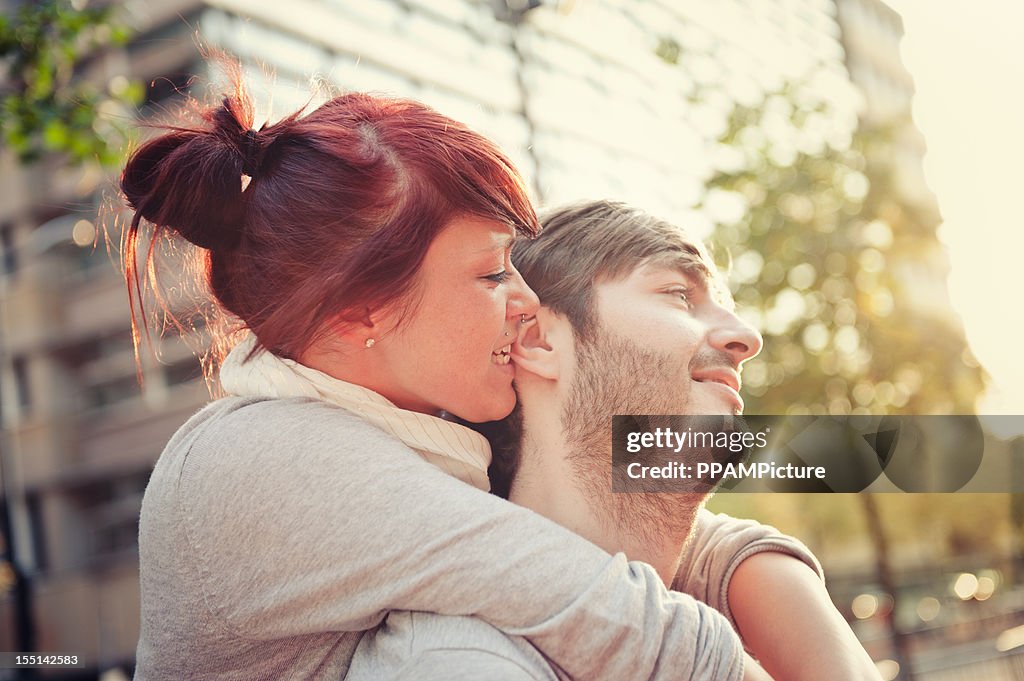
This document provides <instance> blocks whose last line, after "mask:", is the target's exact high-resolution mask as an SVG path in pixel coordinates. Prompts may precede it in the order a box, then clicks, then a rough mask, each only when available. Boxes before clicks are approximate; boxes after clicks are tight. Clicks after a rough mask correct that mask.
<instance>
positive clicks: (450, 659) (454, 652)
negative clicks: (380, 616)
mask: <svg viewBox="0 0 1024 681" xmlns="http://www.w3.org/2000/svg"><path fill="white" fill-rule="evenodd" d="M435 677H436V678H446V679H462V678H466V679H470V678H492V679H499V680H501V679H505V680H508V681H520V680H522V681H533V680H536V681H554V680H557V679H558V676H557V675H556V674H555V672H554V671H553V670H552V668H551V666H550V665H549V664H548V662H547V661H546V660H545V658H544V656H543V655H541V654H540V652H538V651H537V650H536V649H535V648H534V647H533V646H532V645H530V643H529V642H528V641H527V640H526V639H524V638H522V637H520V636H509V635H508V634H506V633H504V632H503V631H501V630H500V629H497V628H495V627H494V626H492V625H490V624H488V623H487V622H485V621H483V620H481V619H477V618H475V617H468V616H452V615H438V614H436V613H427V612H392V613H390V614H389V615H388V617H387V619H385V620H384V622H383V623H382V624H381V626H380V627H378V628H377V629H376V630H374V631H372V632H367V633H366V634H365V635H364V636H363V640H362V642H360V644H359V649H357V651H356V658H355V659H354V660H353V664H352V668H351V669H350V671H349V675H348V676H347V677H346V678H347V679H351V680H361V679H370V678H395V679H405V678H409V679H412V678H416V679H432V678H435Z"/></svg>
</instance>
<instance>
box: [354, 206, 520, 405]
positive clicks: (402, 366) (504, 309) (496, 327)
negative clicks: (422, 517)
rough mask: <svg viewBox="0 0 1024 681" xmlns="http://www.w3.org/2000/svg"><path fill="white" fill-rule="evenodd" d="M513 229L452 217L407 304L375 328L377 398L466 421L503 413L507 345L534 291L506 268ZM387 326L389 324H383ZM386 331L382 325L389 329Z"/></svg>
mask: <svg viewBox="0 0 1024 681" xmlns="http://www.w3.org/2000/svg"><path fill="white" fill-rule="evenodd" d="M514 236H515V231H514V230H513V228H512V227H511V226H509V225H505V224H502V223H499V222H495V221H492V220H485V219H481V218H473V217H465V218H458V219H455V220H453V221H452V222H451V223H449V224H448V226H446V227H445V228H444V229H443V230H442V231H441V233H440V234H438V236H437V237H436V238H435V239H434V242H433V243H432V244H431V245H430V247H429V249H428V250H427V254H426V257H425V258H424V260H423V265H422V267H421V268H420V272H419V274H418V275H417V282H416V287H415V291H414V293H413V297H414V301H415V304H414V306H413V307H412V309H411V311H410V312H407V313H406V314H405V316H404V317H401V318H399V317H398V315H400V314H401V313H400V312H395V313H393V318H392V319H388V320H386V321H385V322H384V324H383V325H382V326H383V328H384V331H383V333H382V334H381V335H380V337H379V338H377V339H376V344H375V345H374V347H373V348H371V349H369V350H366V351H365V352H373V353H379V357H378V359H379V360H382V361H380V362H377V363H376V364H377V366H383V367H386V369H385V371H386V373H387V374H390V375H389V376H386V377H385V384H386V385H387V388H385V389H384V390H383V391H382V392H383V394H384V396H385V397H387V398H388V399H390V400H391V401H392V402H394V403H395V404H397V405H398V406H399V407H402V408H404V409H410V410H412V411H418V412H422V413H437V412H439V411H441V410H445V411H448V412H450V413H452V414H455V415H456V416H460V417H462V418H464V419H466V420H468V421H474V422H483V421H493V420H496V419H500V418H504V417H505V416H508V414H509V413H510V412H511V411H512V408H513V407H514V406H515V403H516V396H515V392H514V391H513V389H512V379H513V377H514V375H515V368H514V365H513V364H512V363H511V361H510V356H509V348H510V345H511V343H512V341H513V340H514V339H515V338H516V331H517V325H518V324H519V321H520V318H521V317H522V315H533V314H534V313H536V311H537V307H538V302H537V296H536V294H534V292H533V291H532V290H530V288H529V287H528V286H527V285H526V282H524V281H523V278H522V277H521V276H520V275H519V272H517V271H516V270H515V268H513V267H512V263H511V261H510V259H509V254H510V251H511V248H512V240H513V238H514ZM391 327H394V328H391ZM389 329H390V330H389Z"/></svg>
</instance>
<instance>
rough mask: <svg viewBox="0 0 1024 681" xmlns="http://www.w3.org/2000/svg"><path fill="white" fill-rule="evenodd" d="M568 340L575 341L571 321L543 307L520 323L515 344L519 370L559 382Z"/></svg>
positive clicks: (513, 357)
mask: <svg viewBox="0 0 1024 681" xmlns="http://www.w3.org/2000/svg"><path fill="white" fill-rule="evenodd" d="M566 341H568V342H570V343H571V342H572V329H571V327H570V326H569V322H568V321H567V320H566V319H565V318H564V317H562V316H561V315H559V314H557V313H555V312H552V311H551V310H550V309H549V308H547V307H543V306H542V307H541V308H540V309H539V310H537V314H536V315H534V317H533V318H531V319H528V320H527V321H526V323H525V324H520V325H519V338H518V339H517V340H516V343H515V344H514V345H513V346H512V361H514V362H515V363H516V368H517V369H523V370H526V371H529V372H530V373H532V374H535V375H537V376H539V377H540V378H546V379H548V380H549V381H557V380H558V379H559V377H560V376H561V365H562V361H563V359H564V354H565V343H566Z"/></svg>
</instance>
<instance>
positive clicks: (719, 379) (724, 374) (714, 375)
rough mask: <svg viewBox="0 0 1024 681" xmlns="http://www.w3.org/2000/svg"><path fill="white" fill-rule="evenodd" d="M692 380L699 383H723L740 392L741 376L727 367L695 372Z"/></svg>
mask: <svg viewBox="0 0 1024 681" xmlns="http://www.w3.org/2000/svg"><path fill="white" fill-rule="evenodd" d="M691 378H692V379H693V380H695V381H697V382H698V383H721V384H722V385H724V386H728V387H730V388H732V389H733V390H734V391H735V392H736V393H739V391H740V375H739V373H737V372H736V371H735V370H734V369H729V368H726V367H720V368H716V369H702V370H700V371H697V372H695V373H694V374H693V375H692V376H691Z"/></svg>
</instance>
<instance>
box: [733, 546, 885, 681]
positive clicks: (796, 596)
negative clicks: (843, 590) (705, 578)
mask: <svg viewBox="0 0 1024 681" xmlns="http://www.w3.org/2000/svg"><path fill="white" fill-rule="evenodd" d="M729 607H730V609H731V610H732V615H733V619H734V620H735V621H736V625H737V626H738V627H739V630H740V636H741V637H742V638H743V641H744V643H745V644H746V646H747V648H748V649H749V650H750V651H751V652H752V653H753V654H754V655H756V656H757V659H758V660H759V661H760V663H761V665H762V666H763V667H764V670H763V671H762V670H760V669H757V670H753V674H754V675H750V673H749V672H748V671H744V679H745V680H749V681H754V680H756V679H763V678H765V677H764V676H757V674H758V673H761V674H763V673H764V671H767V672H768V673H769V674H771V677H772V678H773V679H775V680H776V681H812V680H814V681H818V680H820V679H826V678H827V679H830V680H831V681H880V678H881V677H880V676H879V674H878V670H877V669H876V668H875V665H874V663H873V662H872V661H871V658H870V657H868V654H867V652H865V650H864V648H863V647H862V646H861V645H860V642H859V641H858V640H857V637H856V636H854V634H853V631H852V630H851V629H850V627H849V625H848V624H847V623H846V621H845V620H844V619H843V617H842V615H840V614H839V611H838V610H836V608H835V606H834V605H833V604H832V600H831V599H830V598H829V595H828V592H827V591H826V590H825V585H824V584H823V583H822V582H821V580H820V579H819V578H818V576H817V575H816V574H814V572H813V571H811V570H810V569H809V568H808V567H807V565H805V564H804V563H803V562H801V561H799V560H796V559H794V558H792V557H790V556H787V555H785V554H782V553H776V552H771V551H765V552H761V553H756V554H754V555H753V556H750V557H749V558H747V559H746V560H744V561H743V562H742V563H741V564H740V565H739V567H737V568H736V571H735V572H734V573H733V576H732V579H731V580H730V582H729ZM754 666H756V665H754V664H750V663H749V662H748V664H746V665H745V666H744V669H745V670H748V669H752V668H753V667H754Z"/></svg>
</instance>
